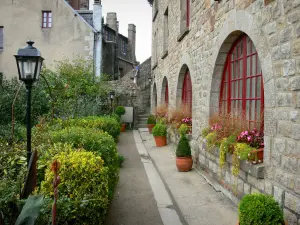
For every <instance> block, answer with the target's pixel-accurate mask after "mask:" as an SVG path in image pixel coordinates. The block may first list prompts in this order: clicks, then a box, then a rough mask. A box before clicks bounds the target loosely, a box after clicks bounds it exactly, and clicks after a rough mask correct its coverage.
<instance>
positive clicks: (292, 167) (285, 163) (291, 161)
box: [281, 155, 300, 173]
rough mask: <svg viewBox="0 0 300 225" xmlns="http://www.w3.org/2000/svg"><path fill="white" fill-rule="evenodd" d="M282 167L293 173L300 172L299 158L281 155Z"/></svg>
mask: <svg viewBox="0 0 300 225" xmlns="http://www.w3.org/2000/svg"><path fill="white" fill-rule="evenodd" d="M281 167H282V168H283V169H285V170H286V171H289V172H291V173H298V172H300V171H299V169H300V168H298V159H297V158H296V157H293V156H285V155H282V156H281Z"/></svg>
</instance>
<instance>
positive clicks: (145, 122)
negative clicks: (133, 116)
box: [138, 120, 147, 124]
mask: <svg viewBox="0 0 300 225" xmlns="http://www.w3.org/2000/svg"><path fill="white" fill-rule="evenodd" d="M138 124H147V120H139V121H138Z"/></svg>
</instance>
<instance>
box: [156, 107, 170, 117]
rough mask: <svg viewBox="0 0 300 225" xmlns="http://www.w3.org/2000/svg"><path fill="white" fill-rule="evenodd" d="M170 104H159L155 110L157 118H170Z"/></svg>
mask: <svg viewBox="0 0 300 225" xmlns="http://www.w3.org/2000/svg"><path fill="white" fill-rule="evenodd" d="M168 110H169V109H168V106H167V105H159V106H157V107H156V108H155V109H154V111H153V114H154V116H155V117H156V118H158V119H161V118H166V119H167V118H168Z"/></svg>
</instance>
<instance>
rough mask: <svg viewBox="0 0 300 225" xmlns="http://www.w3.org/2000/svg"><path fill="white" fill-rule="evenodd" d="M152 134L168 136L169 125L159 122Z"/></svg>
mask: <svg viewBox="0 0 300 225" xmlns="http://www.w3.org/2000/svg"><path fill="white" fill-rule="evenodd" d="M152 134H153V136H154V137H162V136H167V126H166V125H165V124H161V123H157V124H156V125H155V126H154V127H153V129H152Z"/></svg>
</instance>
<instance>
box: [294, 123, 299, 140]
mask: <svg viewBox="0 0 300 225" xmlns="http://www.w3.org/2000/svg"><path fill="white" fill-rule="evenodd" d="M292 137H293V138H294V139H296V140H300V124H293V126H292Z"/></svg>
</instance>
